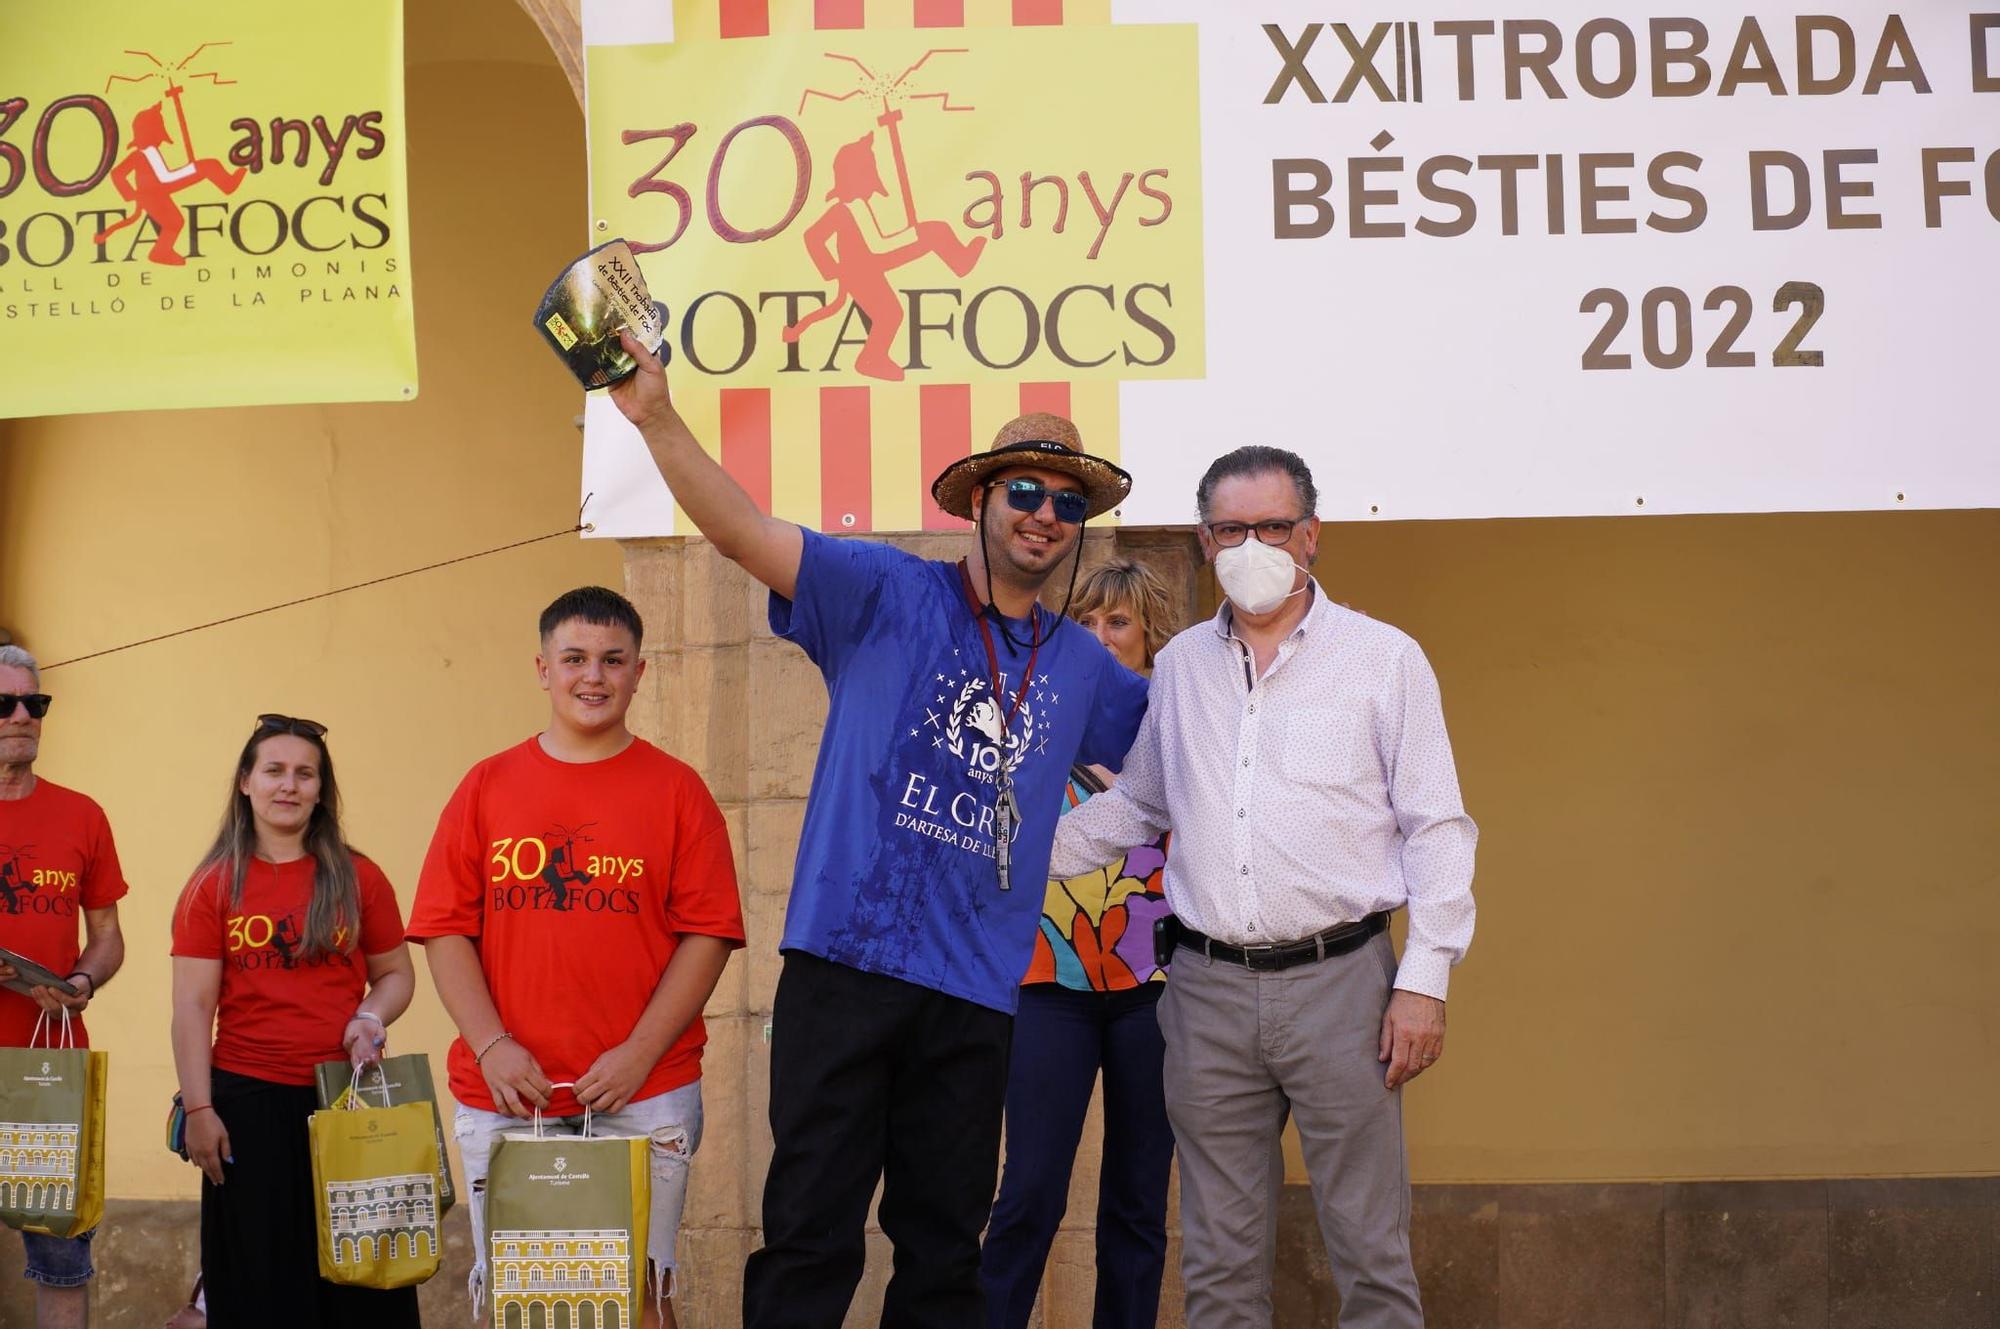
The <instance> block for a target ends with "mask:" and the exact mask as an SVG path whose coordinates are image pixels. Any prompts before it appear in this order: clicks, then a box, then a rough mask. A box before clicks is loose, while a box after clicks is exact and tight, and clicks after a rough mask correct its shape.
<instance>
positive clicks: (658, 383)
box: [610, 331, 805, 599]
mask: <svg viewBox="0 0 2000 1329" xmlns="http://www.w3.org/2000/svg"><path fill="white" fill-rule="evenodd" d="M618 336H619V338H620V339H621V340H622V341H623V342H624V345H625V351H626V354H628V355H630V356H631V357H632V358H633V359H634V360H637V361H638V362H639V370H638V372H637V373H635V374H633V375H632V376H631V377H630V378H628V379H626V380H625V381H624V382H623V383H618V384H614V385H613V386H612V388H611V389H610V392H611V400H612V401H613V402H615V403H616V404H617V406H618V409H619V411H620V412H622V413H623V414H624V416H625V418H626V419H627V420H630V421H631V422H632V423H633V424H634V425H636V426H638V429H639V435H640V437H642V438H644V439H645V440H646V450H647V451H648V452H650V453H652V454H653V465H655V466H657V467H659V468H660V476H661V478H662V479H664V480H665V481H666V482H667V488H669V489H671V490H673V493H674V499H675V501H676V502H678V503H679V504H680V505H681V507H682V508H683V509H685V510H686V512H687V514H688V516H690V517H692V518H694V524H695V525H696V526H698V527H700V528H701V533H702V534H703V535H705V536H707V537H708V539H709V540H710V541H711V542H712V543H713V544H714V545H715V547H716V549H718V550H719V551H721V553H722V555H723V557H725V558H728V559H730V560H732V561H734V562H735V563H737V564H739V565H741V566H742V568H743V570H744V571H745V572H748V573H749V574H750V575H751V576H753V577H755V578H756V579H757V580H758V581H761V582H763V583H764V584H765V585H766V586H768V587H770V588H771V589H772V590H774V591H776V592H777V593H778V594H779V595H782V596H784V597H785V598H786V599H790V598H791V597H792V593H793V591H795V590H796V589H797V587H798V581H799V558H800V556H801V554H802V553H803V551H804V548H805V537H804V536H803V535H801V534H800V533H799V528H798V527H797V526H794V525H793V524H792V523H791V522H788V521H780V520H778V519H777V518H776V517H773V516H770V515H768V514H766V513H764V512H761V511H759V510H758V507H757V504H756V501H755V500H754V499H752V498H751V497H750V495H749V494H748V493H746V492H744V489H743V486H742V485H739V484H737V483H736V481H735V480H734V479H732V478H731V477H730V475H729V472H727V471H725V470H723V469H722V467H721V465H720V464H719V463H718V462H717V461H716V460H715V458H713V457H711V456H709V455H708V453H707V452H705V451H704V450H703V449H702V446H701V444H700V443H698V442H697V441H696V440H695V436H694V435H693V434H692V433H691V432H689V430H688V427H687V422H686V421H684V420H682V419H681V416H680V412H679V411H676V410H675V409H674V403H673V398H672V397H671V396H670V395H669V394H668V392H667V374H666V369H665V368H664V367H663V366H662V365H661V364H660V359H659V357H658V356H656V355H654V354H653V353H652V352H651V351H648V350H647V349H646V348H645V347H644V346H642V345H640V344H639V342H638V341H637V339H635V338H634V337H633V336H632V334H631V333H630V332H629V331H621V332H620V333H619V334H618Z"/></svg>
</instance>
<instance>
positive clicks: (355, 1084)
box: [339, 1061, 395, 1112]
mask: <svg viewBox="0 0 2000 1329" xmlns="http://www.w3.org/2000/svg"><path fill="white" fill-rule="evenodd" d="M371 1070H372V1071H374V1072H375V1078H376V1079H377V1080H380V1081H381V1088H382V1106H383V1107H394V1106H395V1104H393V1103H391V1102H390V1101H389V1072H388V1071H386V1070H384V1069H383V1068H382V1063H381V1062H379V1061H378V1062H376V1063H375V1064H374V1065H372V1066H363V1067H362V1068H361V1070H360V1072H359V1074H357V1075H355V1076H354V1078H353V1079H351V1080H349V1081H348V1082H347V1088H346V1089H345V1090H344V1091H343V1092H342V1093H341V1095H340V1102H339V1106H341V1107H344V1108H346V1109H347V1110H348V1111H350V1112H358V1111H360V1110H361V1109H362V1108H364V1107H366V1106H368V1105H367V1104H366V1103H363V1102H362V1101H361V1077H362V1076H363V1075H366V1074H368V1072H369V1071H371Z"/></svg>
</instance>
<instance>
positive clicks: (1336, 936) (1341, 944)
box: [1180, 913, 1389, 971]
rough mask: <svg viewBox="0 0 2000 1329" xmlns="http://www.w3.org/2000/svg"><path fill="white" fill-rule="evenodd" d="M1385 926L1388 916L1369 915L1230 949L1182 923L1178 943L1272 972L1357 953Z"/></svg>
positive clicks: (1212, 957) (1213, 957) (1216, 957)
mask: <svg viewBox="0 0 2000 1329" xmlns="http://www.w3.org/2000/svg"><path fill="white" fill-rule="evenodd" d="M1388 926H1389V915H1387V914H1386V913H1382V914H1370V915H1368V917H1366V918H1364V919H1362V920H1361V921H1360V922H1359V923H1342V924H1341V925H1340V926H1339V927H1337V928H1328V929H1327V930H1326V931H1324V932H1321V933H1319V934H1317V935H1316V936H1311V937H1307V938H1305V939H1304V940H1303V941H1283V942H1278V943H1276V944H1274V945H1270V946H1231V945H1230V944H1229V943H1228V942H1226V941H1216V940H1215V939H1214V938H1212V937H1207V936H1203V935H1202V934H1201V933H1199V932H1196V931H1195V930H1194V929H1193V928H1191V927H1188V926H1187V925H1186V924H1182V925H1181V929H1180V944H1181V946H1182V948H1183V949H1185V950H1190V951H1193V952H1195V953H1196V954H1197V955H1200V956H1203V957H1204V958H1206V959H1210V960H1227V961H1228V962H1229V963H1230V964H1240V965H1242V966H1243V967H1244V968H1245V969H1255V970H1261V971H1272V970H1278V969H1290V968H1292V967H1293V966H1295V965H1302V964H1316V963H1318V962H1319V961H1321V960H1325V959H1330V958H1331V957H1333V956H1336V955H1346V954H1347V953H1348V952H1349V951H1355V950H1359V949H1360V948H1361V947H1363V946H1364V945H1366V944H1367V943H1368V941H1369V940H1370V939H1371V938H1373V937H1374V936H1375V935H1376V934H1377V933H1380V932H1381V931H1383V930H1384V929H1385V928H1387V927H1388Z"/></svg>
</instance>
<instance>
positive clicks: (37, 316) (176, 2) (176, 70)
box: [0, 0, 417, 416]
mask: <svg viewBox="0 0 2000 1329" xmlns="http://www.w3.org/2000/svg"><path fill="white" fill-rule="evenodd" d="M8 9H9V12H8V14H7V17H6V21H5V29H6V30H5V34H4V39H0V358H3V359H4V363H5V365H6V371H5V375H4V378H0V416H22V415H54V414H63V413H67V412H75V411H117V410H147V409H155V408H164V407H183V406H233V405H250V404H265V403H274V402H300V401H379V400H389V399H407V398H410V397H414V396H415V395H416V392H417V357H416V334H415V323H414V317H413V314H412V310H411V293H410V263H409V217H408V201H407V191H406V189H405V186H404V151H403V126H404V117H403V11H402V3H401V0H347V2H346V3H343V4H339V5H321V6H317V7H314V6H306V7H299V6H285V5H271V4H266V3H251V2H250V0H198V2H197V0H172V2H171V3H168V2H163V0H108V2H105V3H94V4H76V5H26V4H15V5H9V6H8Z"/></svg>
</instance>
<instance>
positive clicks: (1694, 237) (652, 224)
mask: <svg viewBox="0 0 2000 1329" xmlns="http://www.w3.org/2000/svg"><path fill="white" fill-rule="evenodd" d="M665 9H666V7H665V6H664V5H640V4H636V3H633V4H623V3H618V2H617V0H593V3H592V4H590V5H587V6H586V13H585V18H586V28H585V35H586V41H587V43H588V45H587V50H586V55H587V61H588V67H589V80H590V107H589V134H590V149H591V206H592V214H591V215H592V217H593V219H594V222H593V224H594V226H595V227H596V228H597V232H596V234H597V237H598V238H599V239H603V238H609V237H611V236H614V235H623V236H624V237H625V238H627V239H628V240H630V241H631V242H632V245H633V248H634V250H635V251H637V252H639V253H640V255H641V258H640V262H641V264H642V266H643V268H644V271H645V273H646V277H647V281H648V283H649V284H650V286H651V288H652V290H653V293H654V295H655V297H656V298H658V299H660V300H661V301H662V302H664V303H665V305H666V306H667V309H668V314H669V326H668V338H667V347H668V352H669V354H670V357H671V365H670V372H671V374H672V378H673V383H674V387H675V392H676V396H677V399H678V400H679V401H680V402H681V403H682V408H683V411H684V413H686V414H687V415H689V417H690V421H691V423H692V424H693V425H694V426H695V428H696V432H697V434H698V435H699V436H700V437H702V438H703V440H704V441H705V442H707V443H709V444H710V445H711V446H713V447H715V448H716V450H717V452H718V455H719V456H721V458H722V459H723V461H724V463H725V465H727V466H728V467H729V468H730V470H731V471H732V473H733V474H735V475H737V476H738V478H739V479H741V480H742V481H743V482H744V483H745V485H746V487H748V488H750V490H751V492H752V494H753V495H754V496H755V497H757V498H758V500H759V501H760V502H761V503H765V504H766V505H768V506H769V507H770V508H771V509H772V510H774V511H776V512H778V513H779V514H780V515H782V516H785V517H789V518H792V519H794V520H798V521H801V522H804V523H806V524H808V525H813V526H817V527H819V528H821V529H826V530H834V531H841V530H850V531H851V530H870V529H874V530H898V529H915V528H919V527H922V528H939V527H945V526H951V525H953V524H954V523H953V522H952V521H951V520H950V519H949V518H944V517H942V515H941V514H939V513H937V512H936V510H935V509H934V508H933V507H931V506H930V504H929V501H928V495H927V493H926V492H925V491H926V488H927V486H928V484H929V481H930V479H931V477H932V476H933V475H934V474H935V473H936V472H937V470H938V469H940V468H941V467H942V466H943V465H944V464H946V463H948V462H949V461H950V460H952V458H953V457H955V456H963V455H965V453H966V452H967V451H969V450H972V449H976V448H983V447H984V446H986V444H987V440H989V439H990V438H991V437H992V434H993V431H994V430H995V429H996V428H997V427H998V426H999V425H1000V424H1001V423H1002V422H1003V421H1004V420H1005V419H1006V418H1007V417H1008V416H1010V415H1012V414H1014V413H1016V412H1017V411H1019V410H1022V409H1034V408H1037V407H1048V408H1052V409H1063V410H1067V412H1068V413H1069V414H1071V415H1072V416H1073V417H1074V418H1075V419H1076V420H1077V421H1078V423H1079V424H1080V425H1081V426H1082V428H1083V433H1084V437H1085V441H1086V444H1087V445H1088V446H1090V447H1091V448H1092V449H1093V450H1095V451H1099V452H1101V453H1104V454H1106V455H1109V456H1112V457H1115V458H1117V459H1119V460H1120V461H1121V462H1122V464H1124V465H1125V466H1126V467H1127V468H1128V469H1130V470H1131V471H1132V472H1133V473H1134V475H1135V476H1136V477H1137V483H1136V485H1135V488H1134V491H1133V494H1132V497H1131V499H1130V500H1128V502H1127V503H1126V504H1125V505H1124V507H1123V508H1122V509H1121V510H1120V512H1119V513H1118V514H1117V516H1118V519H1120V520H1122V521H1124V522H1127V523H1144V524H1180V523H1185V522H1187V521H1189V520H1191V519H1192V516H1193V494H1194V486H1195V482H1196V480H1197V479H1198V478H1199V476H1200V474H1201V472H1202V470H1203V469H1204V468H1205V467H1206V466H1207V464H1208V463H1209V461H1211V460H1212V459H1213V458H1214V457H1215V456H1217V455H1218V454H1220V453H1222V452H1224V451H1227V450H1228V449H1230V448H1233V447H1235V446H1237V445H1239V444H1242V443H1248V442H1268V443H1275V444H1281V445H1283V446H1287V447H1291V448H1294V449H1296V450H1298V451H1299V452H1301V453H1303V454H1304V455H1305V456H1306V458H1307V460H1308V461H1309V462H1310V463H1311V464H1312V466H1313V468H1314V472H1315V475H1316V478H1317V480H1318V482H1319V488H1320V492H1321V494H1322V507H1321V513H1322V515H1324V516H1326V517H1329V518H1334V519H1358V520H1371V519H1373V520H1388V519H1402V518H1437V517H1494V516H1555V515H1571V514H1607V513H1609V514H1615V513H1645V512H1693V511H1705V512H1731V511H1768V510H1809V509H1862V508H1895V507H1964V506H1987V505H1992V504H1996V503H2000V455H1996V449H1995V448H1994V446H1993V435H1994V428H1993V424H1992V420H1993V411H1992V408H1991V400H1990V392H1987V391H1986V390H1985V389H1984V388H1983V386H1982V385H1983V381H1984V380H1985V379H1986V378H1987V377H1988V376H1989V375H1990V373H1991V368H1990V366H1991V360H1992V354H1993V347H1994V345H1995V344H1996V335H1995V334H1996V324H2000V258H1996V254H2000V5H1996V4H1993V3H1992V2H1991V0H1984V3H1983V5H1982V3H1981V0H1944V2H1941V3H1935V4H1925V5H1922V6H1910V7H1907V8H1897V7H1895V6H1893V5H1890V4H1887V3H1859V2H1856V3H1846V4H1842V5H1840V6H1838V7H1837V8H1835V9H1831V10H1823V9H1819V8H1812V9H1806V8H1795V9H1794V10H1791V11H1771V10H1767V9H1766V10H1755V11H1752V10H1749V9H1746V8H1744V7H1743V6H1742V5H1741V4H1735V5H1730V4H1718V3H1705V2H1704V3H1694V4H1690V5H1684V6H1682V7H1681V8H1679V9H1676V10H1673V11H1668V12H1662V13H1661V14H1658V15H1649V14H1645V13H1630V12H1624V11H1618V10H1615V9H1605V8H1604V7H1602V6H1597V7H1593V6H1590V5H1586V4H1583V3H1579V2H1578V0H1561V2H1560V3H1557V4H1555V5H1553V6H1547V7H1544V9H1543V10H1541V11H1537V15H1536V16H1534V17H1518V16H1513V17H1510V16H1507V15H1504V14H1501V13H1499V12H1498V11H1496V10H1494V8H1493V7H1492V6H1491V5H1490V4H1483V3H1469V2H1467V0H1437V3H1434V4H1432V5H1430V6H1429V7H1428V8H1426V9H1423V10H1418V11H1411V10H1407V9H1397V10H1390V11H1384V12H1382V13H1379V14H1370V13H1366V12H1356V11H1352V10H1345V11H1340V12H1337V13H1329V12H1328V11H1327V10H1326V9H1325V7H1324V6H1322V5H1315V4H1310V3H1307V2H1306V0H1260V3H1257V4H1230V5H1218V4H1213V3H1207V2H1205V0H1116V3H1112V2H1111V0H1099V3H1095V4H1092V3H1078V0H1011V2H1008V3H982V0H865V3H864V0H815V2H814V3H812V4H805V3H795V2H789V0H681V3H679V4H678V5H676V6H675V7H674V10H673V14H672V16H671V17H672V21H671V23H668V22H667V21H666V20H665V18H664V17H663V16H664V14H665ZM1982 396H1984V404H1982ZM586 418H587V426H586V449H585V477H584V485H583V488H584V490H585V491H587V492H593V493H594V494H595V495H596V498H595V500H594V502H593V505H592V519H593V521H594V522H595V523H596V527H597V534H599V535H658V534H667V533H673V532H674V531H676V530H685V527H677V526H676V524H675V523H676V518H677V515H678V514H677V513H676V512H675V510H674V507H673V503H672V499H671V496H670V495H669V494H668V493H667V491H666V489H665V487H664V485H663V484H662V483H661V482H660V481H659V479H658V477H657V475H656V474H655V473H654V472H653V470H652V467H651V465H650V462H649V460H648V459H647V458H646V456H645V452H644V449H643V446H642V445H641V444H640V442H639V440H638V438H637V436H636V433H634V431H632V430H631V429H630V428H629V427H628V426H626V425H625V423H624V421H623V420H622V419H621V418H620V417H619V416H618V415H617V413H616V410H615V408H613V407H611V406H610V403H609V402H608V401H606V400H605V399H604V398H603V396H602V394H598V395H596V396H595V397H593V398H592V399H591V400H590V402H589V405H588V407H587V411H586Z"/></svg>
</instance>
